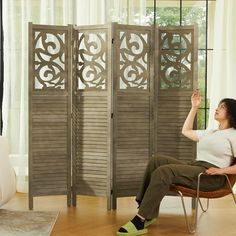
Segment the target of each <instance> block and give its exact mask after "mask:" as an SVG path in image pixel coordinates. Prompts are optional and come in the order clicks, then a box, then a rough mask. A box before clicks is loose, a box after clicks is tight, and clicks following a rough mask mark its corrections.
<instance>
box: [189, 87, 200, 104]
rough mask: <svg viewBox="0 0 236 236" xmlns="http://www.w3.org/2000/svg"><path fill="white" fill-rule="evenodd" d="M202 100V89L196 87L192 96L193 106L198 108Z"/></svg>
mask: <svg viewBox="0 0 236 236" xmlns="http://www.w3.org/2000/svg"><path fill="white" fill-rule="evenodd" d="M201 100H202V98H201V94H200V91H199V89H196V90H195V91H194V92H193V94H192V96H191V103H192V107H196V108H198V107H199V106H200V104H201Z"/></svg>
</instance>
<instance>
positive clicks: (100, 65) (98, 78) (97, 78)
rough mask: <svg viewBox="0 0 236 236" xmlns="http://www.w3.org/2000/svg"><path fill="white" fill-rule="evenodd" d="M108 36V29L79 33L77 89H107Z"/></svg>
mask: <svg viewBox="0 0 236 236" xmlns="http://www.w3.org/2000/svg"><path fill="white" fill-rule="evenodd" d="M106 38H107V32H106V31H99V32H96V31H84V32H79V33H78V41H77V42H78V46H77V47H78V62H77V75H78V88H77V89H80V90H88V89H95V90H106V89H107V62H106V58H107V39H106Z"/></svg>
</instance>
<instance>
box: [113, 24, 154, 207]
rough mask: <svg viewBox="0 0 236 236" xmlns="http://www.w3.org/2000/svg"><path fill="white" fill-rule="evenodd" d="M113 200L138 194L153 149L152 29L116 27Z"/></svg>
mask: <svg viewBox="0 0 236 236" xmlns="http://www.w3.org/2000/svg"><path fill="white" fill-rule="evenodd" d="M114 32H115V33H114V71H113V73H114V76H113V81H114V88H113V89H114V139H113V147H114V166H113V201H112V208H114V209H115V208H116V198H117V197H123V196H133V195H135V194H136V193H137V189H138V186H139V184H140V182H141V179H142V176H143V172H144V169H145V167H146V164H147V162H148V160H149V159H150V157H151V155H152V152H153V150H152V149H153V147H152V141H153V132H152V131H153V129H152V126H153V92H154V89H153V85H154V76H153V59H154V50H153V48H154V47H153V28H152V27H149V26H147V27H144V26H143V27H141V26H127V25H115V28H114Z"/></svg>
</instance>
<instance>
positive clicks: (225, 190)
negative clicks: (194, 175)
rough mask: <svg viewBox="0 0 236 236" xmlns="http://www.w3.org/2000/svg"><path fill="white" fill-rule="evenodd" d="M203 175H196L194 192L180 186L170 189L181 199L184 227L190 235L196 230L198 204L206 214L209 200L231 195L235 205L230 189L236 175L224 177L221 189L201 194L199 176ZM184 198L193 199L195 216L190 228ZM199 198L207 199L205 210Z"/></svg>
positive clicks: (235, 179)
mask: <svg viewBox="0 0 236 236" xmlns="http://www.w3.org/2000/svg"><path fill="white" fill-rule="evenodd" d="M204 174H205V173H200V174H199V175H198V183H197V189H196V190H195V189H191V188H188V187H184V186H181V185H172V186H171V187H170V191H172V192H175V193H177V194H178V195H179V196H180V197H181V201H182V205H183V210H184V215H185V221H186V225H187V228H188V232H189V233H191V234H193V233H195V232H196V228H197V217H198V204H200V206H201V209H202V211H203V212H206V211H207V210H208V207H209V199H211V198H212V199H213V198H220V197H224V196H226V195H228V194H232V196H233V199H234V203H235V204H236V198H235V196H234V193H233V189H232V187H233V186H234V184H235V182H236V174H235V175H225V178H226V181H225V185H224V186H223V187H222V188H220V189H218V190H215V191H209V192H203V191H200V190H199V189H200V181H201V176H202V175H204ZM184 196H186V197H192V198H194V199H195V214H194V219H193V226H192V227H191V226H190V223H189V220H188V216H187V212H186V207H185V203H184ZM200 198H206V199H207V206H206V209H204V208H203V205H202V203H201V200H200Z"/></svg>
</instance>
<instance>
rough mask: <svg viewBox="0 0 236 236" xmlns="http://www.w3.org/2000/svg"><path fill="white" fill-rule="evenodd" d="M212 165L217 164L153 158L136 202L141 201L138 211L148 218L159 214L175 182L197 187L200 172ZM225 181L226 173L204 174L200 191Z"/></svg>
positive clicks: (162, 157)
mask: <svg viewBox="0 0 236 236" xmlns="http://www.w3.org/2000/svg"><path fill="white" fill-rule="evenodd" d="M210 167H216V166H214V165H212V164H210V163H208V162H204V161H192V162H184V161H180V160H177V159H175V158H171V157H167V156H158V157H155V158H152V159H151V160H150V161H149V163H148V165H147V167H146V171H145V174H144V178H143V182H142V184H141V186H140V189H139V191H138V194H137V196H136V201H137V202H139V204H140V206H139V211H138V214H139V215H141V216H142V217H144V218H146V219H152V218H154V217H157V216H158V214H159V207H160V203H161V200H162V199H163V197H164V196H165V195H166V194H167V192H168V191H169V188H170V185H171V184H180V185H183V186H187V187H191V188H196V187H197V178H198V174H199V173H201V172H204V171H205V170H206V169H208V168H210ZM224 183H225V177H224V176H220V175H215V176H207V175H206V176H205V175H204V176H202V177H201V185H200V190H202V191H211V190H215V189H218V188H220V187H221V186H223V185H224Z"/></svg>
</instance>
